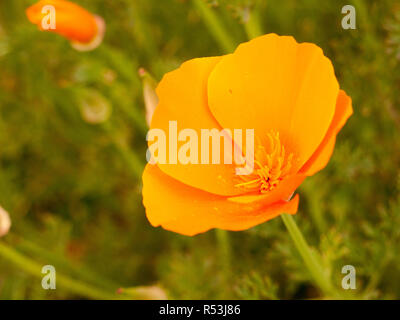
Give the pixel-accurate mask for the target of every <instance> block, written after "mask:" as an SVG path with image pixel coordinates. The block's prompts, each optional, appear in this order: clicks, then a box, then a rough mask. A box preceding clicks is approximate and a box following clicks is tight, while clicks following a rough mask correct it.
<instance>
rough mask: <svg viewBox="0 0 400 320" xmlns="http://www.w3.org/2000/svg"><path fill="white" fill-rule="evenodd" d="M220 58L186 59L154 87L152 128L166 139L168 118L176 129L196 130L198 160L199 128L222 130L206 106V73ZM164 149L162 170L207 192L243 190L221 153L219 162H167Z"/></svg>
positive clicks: (226, 192) (229, 192)
mask: <svg viewBox="0 0 400 320" xmlns="http://www.w3.org/2000/svg"><path fill="white" fill-rule="evenodd" d="M220 59H221V58H220V57H210V58H201V59H193V60H189V61H187V62H185V63H184V64H182V66H181V67H180V68H178V69H177V70H174V71H172V72H170V73H168V74H166V75H165V76H164V78H163V79H162V80H161V82H160V84H159V85H158V87H157V90H156V92H157V96H158V97H159V104H158V106H157V108H156V110H155V112H154V115H153V119H152V121H151V126H150V127H151V129H162V130H163V131H164V132H165V133H166V134H167V142H168V141H169V138H168V136H169V122H170V121H176V122H177V132H180V131H181V130H182V129H187V128H190V129H193V130H195V131H196V133H197V137H198V146H199V148H198V150H197V151H198V159H199V162H201V161H200V154H201V150H200V145H201V140H200V139H201V138H200V137H201V130H202V129H218V130H221V129H222V128H221V127H220V125H219V124H218V123H217V122H216V120H215V119H214V117H213V115H212V114H211V112H210V110H209V108H208V105H207V80H208V76H209V74H210V72H211V70H212V69H213V68H214V66H215V65H216V64H217V62H218V61H219V60H220ZM151 144H152V142H149V146H150V145H151ZM183 144H185V141H178V144H177V149H178V150H179V148H180V147H181V146H182V145H183ZM222 145H223V143H221V146H222ZM166 149H167V150H166V152H167V163H166V164H158V166H159V167H160V169H161V170H162V171H163V172H164V173H166V174H168V175H170V176H171V177H173V178H175V179H177V180H179V181H181V182H183V183H185V184H188V185H190V186H192V187H195V188H199V189H201V190H204V191H207V192H211V193H215V194H219V195H230V196H231V195H237V194H241V193H243V190H241V189H240V188H237V187H235V183H236V182H237V177H236V175H235V167H234V166H233V165H225V164H223V162H224V159H223V157H222V156H221V162H222V164H191V163H189V164H181V163H180V162H179V161H177V163H176V164H173V163H171V162H170V161H168V160H169V150H168V149H169V148H168V147H167V148H166ZM221 149H223V148H221ZM221 152H222V150H221ZM222 153H223V152H222ZM210 162H211V161H210Z"/></svg>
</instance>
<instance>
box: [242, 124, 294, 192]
mask: <svg viewBox="0 0 400 320" xmlns="http://www.w3.org/2000/svg"><path fill="white" fill-rule="evenodd" d="M294 162H295V157H294V154H293V153H291V152H288V151H287V150H286V148H285V146H284V145H283V144H282V143H281V139H280V137H279V132H276V131H272V132H270V133H268V134H267V136H266V138H265V139H264V140H263V141H261V139H258V143H257V145H256V146H255V150H254V170H253V172H252V173H251V174H250V175H247V176H240V179H241V180H242V181H241V182H240V183H238V184H236V187H240V188H244V189H248V191H259V192H260V193H267V192H269V191H272V190H273V189H275V188H276V187H277V186H278V185H279V183H280V182H281V181H282V180H283V179H284V178H285V177H286V176H288V175H289V174H290V173H291V171H292V169H293V167H294Z"/></svg>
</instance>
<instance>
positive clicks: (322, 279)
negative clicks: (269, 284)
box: [281, 214, 337, 296]
mask: <svg viewBox="0 0 400 320" xmlns="http://www.w3.org/2000/svg"><path fill="white" fill-rule="evenodd" d="M281 217H282V220H283V222H284V224H285V226H286V228H287V230H288V231H289V234H290V236H291V238H292V240H293V242H294V244H295V246H296V248H297V250H298V252H299V253H300V255H301V257H302V258H303V261H304V263H305V265H306V266H307V268H308V270H309V272H310V273H311V276H312V278H313V279H314V281H315V283H316V284H317V285H318V286H319V287H320V289H321V290H322V291H323V292H324V293H325V294H326V295H328V296H337V293H336V292H335V290H334V288H333V286H332V284H331V281H330V279H329V276H328V275H327V274H326V273H325V272H324V269H323V267H322V266H321V263H320V262H319V259H318V257H317V256H316V255H315V252H313V251H312V250H311V248H310V247H309V246H308V244H307V242H306V240H305V239H304V237H303V234H302V233H301V231H300V229H299V228H298V227H297V224H296V222H295V220H294V219H293V217H292V216H291V215H289V214H282V215H281Z"/></svg>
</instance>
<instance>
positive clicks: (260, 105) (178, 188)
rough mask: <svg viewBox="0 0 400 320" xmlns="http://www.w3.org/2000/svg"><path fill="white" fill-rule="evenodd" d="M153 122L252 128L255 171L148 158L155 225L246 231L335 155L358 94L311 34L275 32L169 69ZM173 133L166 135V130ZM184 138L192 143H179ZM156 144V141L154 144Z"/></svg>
mask: <svg viewBox="0 0 400 320" xmlns="http://www.w3.org/2000/svg"><path fill="white" fill-rule="evenodd" d="M157 95H158V97H159V104H158V106H157V108H156V111H155V113H154V116H153V119H152V122H151V128H159V129H163V130H164V131H165V132H168V123H169V121H170V120H174V121H177V123H178V126H179V128H178V130H179V129H182V128H192V129H194V130H195V131H196V132H198V133H199V135H200V130H201V129H212V128H216V129H218V130H221V129H222V128H232V129H233V128H235V129H236V128H237V129H242V130H245V129H254V132H255V137H256V139H255V146H254V158H255V159H254V171H253V173H251V174H250V175H248V176H237V175H236V174H235V166H234V164H232V165H229V164H208V165H206V164H186V165H183V164H180V163H178V164H157V165H151V164H148V165H147V166H146V169H145V171H144V174H143V203H144V206H145V208H146V214H147V217H148V219H149V221H150V223H151V224H152V225H153V226H162V227H163V228H165V229H167V230H171V231H174V232H178V233H181V234H184V235H195V234H198V233H201V232H205V231H207V230H209V229H211V228H220V229H226V230H244V229H248V228H250V227H253V226H255V225H257V224H260V223H263V222H265V221H267V220H270V219H272V218H274V217H276V216H278V215H280V214H281V213H289V214H295V213H296V212H297V207H298V202H299V197H298V195H296V196H295V197H294V198H292V199H291V200H288V199H290V198H291V196H292V194H293V193H294V191H295V190H296V188H297V187H298V186H299V185H300V184H301V183H302V181H303V180H304V179H305V178H306V177H307V176H311V175H313V174H315V173H316V172H317V171H319V170H321V169H322V168H324V167H325V166H326V164H327V163H328V161H329V159H330V157H331V154H332V152H333V149H334V145H335V140H336V135H337V134H338V132H339V130H340V129H341V128H342V127H343V125H344V124H345V122H346V121H347V119H348V118H349V117H350V115H351V114H352V112H353V111H352V106H351V98H350V97H349V96H347V95H346V93H345V92H344V91H343V90H340V89H339V84H338V82H337V79H336V77H335V74H334V69H333V66H332V63H331V62H330V60H329V59H328V58H327V57H325V56H324V54H323V52H322V50H321V49H320V48H319V47H318V46H316V45H314V44H311V43H301V44H299V43H297V42H296V41H295V40H294V39H293V38H292V37H288V36H278V35H276V34H268V35H264V36H261V37H258V38H256V39H253V40H251V41H249V42H246V43H243V44H241V45H240V46H239V47H238V48H237V49H236V51H235V52H234V53H233V54H229V55H225V56H222V57H210V58H200V59H193V60H190V61H187V62H185V63H184V64H182V66H181V67H180V68H179V69H177V70H174V71H172V72H170V73H168V74H166V75H165V76H164V78H163V79H162V81H161V82H160V84H159V86H158V88H157ZM167 141H168V138H167ZM180 143H181V144H183V143H184V142H180ZM149 145H150V143H149Z"/></svg>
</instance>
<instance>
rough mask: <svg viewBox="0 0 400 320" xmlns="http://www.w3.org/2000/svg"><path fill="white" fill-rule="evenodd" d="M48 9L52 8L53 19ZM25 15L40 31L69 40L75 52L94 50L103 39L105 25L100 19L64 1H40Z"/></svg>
mask: <svg viewBox="0 0 400 320" xmlns="http://www.w3.org/2000/svg"><path fill="white" fill-rule="evenodd" d="M50 8H54V12H53V13H54V16H53V17H52V16H51V13H52V11H51V9H50ZM26 15H27V17H28V19H29V21H30V22H32V23H33V24H36V25H37V26H38V27H39V29H40V30H42V31H51V32H55V33H58V34H60V35H62V36H64V37H65V38H67V39H69V40H70V41H71V44H72V46H73V47H74V48H75V49H77V50H81V51H87V50H92V49H95V48H97V47H98V46H99V45H100V43H101V42H102V40H103V37H104V32H105V23H104V20H103V19H102V18H101V17H99V16H96V15H93V14H91V13H90V12H88V11H87V10H85V9H84V8H82V7H80V6H78V5H77V4H74V3H72V2H69V1H66V0H40V1H39V2H38V3H36V4H34V5H32V6H31V7H29V8H28V9H27V10H26ZM49 19H50V20H49ZM51 19H54V21H51ZM49 22H53V23H54V25H53V26H51V25H50V24H49Z"/></svg>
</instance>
